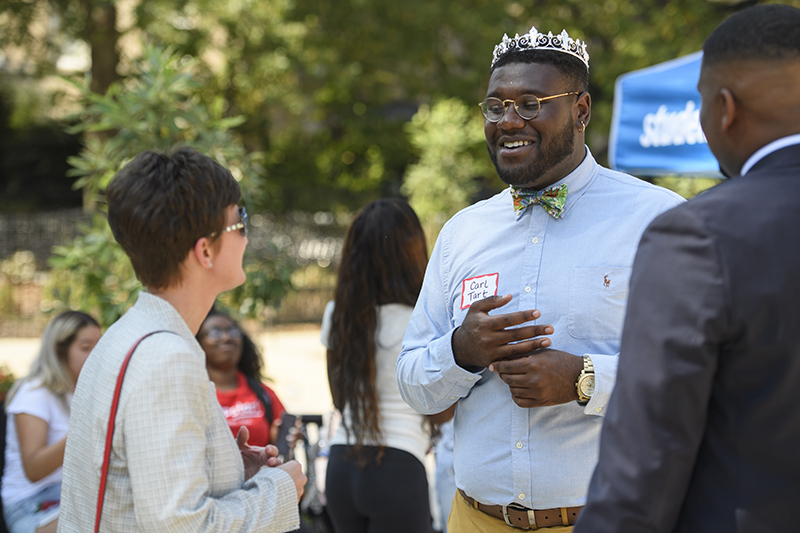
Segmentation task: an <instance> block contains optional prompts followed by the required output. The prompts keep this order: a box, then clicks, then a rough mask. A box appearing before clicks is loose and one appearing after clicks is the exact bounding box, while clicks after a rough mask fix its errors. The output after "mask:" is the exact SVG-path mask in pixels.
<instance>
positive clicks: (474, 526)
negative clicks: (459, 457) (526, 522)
mask: <svg viewBox="0 0 800 533" xmlns="http://www.w3.org/2000/svg"><path fill="white" fill-rule="evenodd" d="M572 527H573V526H552V527H540V528H539V530H541V531H544V530H547V533H569V532H571V531H572ZM512 531H517V532H519V531H523V530H522V529H518V528H515V527H511V526H509V525H508V524H506V523H505V522H503V521H502V520H500V519H499V518H495V517H493V516H489V515H488V514H486V513H484V512H483V511H479V510H477V509H475V508H474V507H472V506H471V505H470V504H468V503H467V501H466V500H465V499H464V498H463V497H462V496H461V494H459V493H458V492H456V496H455V498H453V507H452V509H451V510H450V518H448V519H447V533H511V532H512Z"/></svg>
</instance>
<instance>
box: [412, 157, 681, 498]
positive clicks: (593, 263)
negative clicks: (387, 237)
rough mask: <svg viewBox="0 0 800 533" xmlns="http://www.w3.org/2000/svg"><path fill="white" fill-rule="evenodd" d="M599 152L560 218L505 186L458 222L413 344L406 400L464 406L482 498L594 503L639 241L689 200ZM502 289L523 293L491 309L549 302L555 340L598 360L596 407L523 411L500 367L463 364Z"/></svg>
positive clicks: (464, 471) (460, 470)
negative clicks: (476, 316)
mask: <svg viewBox="0 0 800 533" xmlns="http://www.w3.org/2000/svg"><path fill="white" fill-rule="evenodd" d="M586 150H587V155H586V158H585V159H584V160H583V162H582V163H581V164H580V165H579V166H578V168H577V169H575V171H573V172H572V173H571V174H569V175H568V176H566V177H565V178H564V179H562V180H561V181H559V182H558V183H556V185H560V184H561V183H566V184H568V186H569V195H568V196H567V201H566V205H565V208H564V212H563V213H562V217H561V218H559V219H555V218H553V217H552V216H550V215H549V214H548V213H547V212H546V211H545V210H544V209H542V207H541V206H538V205H532V206H529V207H527V208H526V209H525V210H524V211H523V212H522V213H520V214H517V213H515V212H514V209H513V206H512V198H511V194H510V192H509V190H508V189H506V190H505V191H503V192H501V193H499V194H497V195H496V196H494V197H492V198H490V199H488V200H485V201H482V202H478V203H477V204H475V205H472V206H470V207H468V208H466V209H464V210H462V211H461V212H459V213H458V214H456V215H455V216H454V217H453V218H452V219H451V220H450V221H448V222H447V224H445V226H444V228H443V229H442V231H441V233H440V234H439V238H438V239H437V241H436V246H435V247H434V250H433V253H432V256H431V260H430V262H429V264H428V269H427V272H426V274H425V282H424V284H423V287H422V293H421V294H420V297H419V300H418V302H417V305H416V307H415V309H414V313H413V315H412V318H411V323H410V325H409V327H408V330H407V332H406V336H405V338H404V341H403V351H402V353H401V354H400V358H399V359H398V362H397V379H398V383H399V386H400V391H401V393H402V395H403V399H404V400H405V401H406V402H408V403H409V404H410V405H411V406H412V407H414V408H415V409H417V410H418V411H420V412H421V413H426V414H432V413H438V412H440V411H443V410H445V409H446V408H448V407H450V406H451V405H453V404H454V403H456V402H458V406H457V408H456V416H455V449H454V466H455V472H456V483H457V485H458V487H459V488H461V489H463V490H464V491H465V492H466V493H467V494H469V495H470V496H472V497H473V498H475V499H477V500H478V501H480V502H482V503H486V504H499V505H504V504H508V503H511V502H516V503H518V504H521V505H524V506H526V507H529V508H535V509H548V508H553V507H569V506H576V505H583V503H584V502H585V497H586V491H587V489H588V486H589V479H590V477H591V474H592V471H593V469H594V466H595V464H596V463H597V451H598V442H599V437H600V428H601V424H602V420H603V418H602V416H603V415H604V410H605V407H606V405H607V402H608V399H609V396H610V394H611V390H612V389H613V387H614V380H615V376H616V370H617V355H618V352H619V343H620V337H621V333H622V331H621V330H622V322H623V318H624V314H625V305H626V301H627V297H628V280H629V278H630V272H631V266H632V264H633V258H634V255H635V253H636V248H637V246H638V243H639V239H640V237H641V235H642V233H643V232H644V229H645V227H646V226H647V225H648V224H649V223H650V221H651V220H652V219H653V218H654V217H655V216H656V215H658V214H659V213H661V212H662V211H665V210H667V209H669V208H671V207H673V206H675V205H677V204H678V203H680V202H681V201H682V200H683V199H682V198H681V197H680V196H678V195H677V194H674V193H672V192H671V191H668V190H666V189H663V188H660V187H656V186H653V185H651V184H649V183H646V182H644V181H641V180H639V179H637V178H634V177H631V176H628V175H626V174H621V173H619V172H614V171H612V170H609V169H606V168H603V167H601V166H599V165H598V164H597V163H596V162H595V160H594V158H593V157H592V155H591V153H589V151H588V148H587V149H586ZM492 294H498V295H505V294H511V295H512V296H513V299H512V300H511V302H510V303H509V304H508V305H506V306H505V307H503V308H501V309H498V310H496V311H493V312H492V314H498V313H510V312H514V311H521V310H525V309H539V310H540V311H541V313H542V317H541V319H540V320H539V323H541V324H551V325H552V326H553V327H554V329H555V333H554V334H553V335H552V336H551V338H552V348H553V349H557V350H564V351H566V352H569V353H572V354H575V355H584V354H585V355H589V356H590V357H591V358H592V362H593V364H594V368H595V376H596V378H595V383H596V384H595V392H594V395H593V396H592V399H591V401H589V403H588V404H587V405H585V406H581V405H578V403H577V402H570V403H567V404H563V405H557V406H551V407H537V408H533V409H527V408H521V407H519V406H517V405H516V404H515V403H514V402H513V400H512V399H511V393H510V391H509V389H508V386H507V385H506V384H505V383H504V382H503V381H502V380H501V379H500V378H499V377H498V376H497V375H495V374H493V373H491V372H488V371H483V372H479V373H472V372H468V371H467V370H464V369H463V368H461V367H459V366H458V365H457V364H456V363H455V360H454V357H453V351H452V345H451V338H452V334H453V331H454V330H455V329H456V328H457V327H458V326H459V325H460V324H461V322H462V321H463V320H464V317H465V316H466V313H467V310H468V308H469V305H470V304H471V303H472V302H474V301H477V300H479V299H481V298H483V297H486V296H489V295H492Z"/></svg>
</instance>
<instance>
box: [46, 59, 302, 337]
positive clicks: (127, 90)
mask: <svg viewBox="0 0 800 533" xmlns="http://www.w3.org/2000/svg"><path fill="white" fill-rule="evenodd" d="M134 67H135V69H134V72H133V73H132V74H131V75H130V76H128V77H127V78H125V79H124V80H122V81H120V82H117V83H115V84H113V85H112V86H111V87H110V88H109V90H108V92H107V93H106V94H104V95H98V94H95V93H93V92H91V91H90V90H89V87H88V86H87V85H85V84H81V83H74V84H75V86H76V87H78V88H79V89H80V90H81V92H82V94H83V97H84V99H85V101H86V105H85V107H84V108H83V110H82V111H81V112H80V113H79V114H77V115H75V116H73V117H71V120H73V121H75V125H73V126H71V127H70V128H69V130H70V131H71V132H73V133H76V132H84V133H88V134H91V135H87V136H86V143H85V147H84V149H83V150H82V151H81V153H80V155H79V156H77V157H72V158H70V159H69V163H70V164H71V165H72V169H71V171H70V175H72V176H77V177H78V178H79V179H78V181H77V182H76V187H82V188H84V189H85V190H88V191H90V194H91V196H92V197H93V198H94V199H95V200H96V201H97V202H99V203H100V205H101V208H102V201H103V196H102V192H103V190H104V189H105V188H106V186H107V185H108V183H109V181H110V180H111V179H112V178H113V176H114V174H115V173H116V172H117V171H118V170H119V169H120V168H122V166H124V164H125V163H127V162H128V161H130V160H131V159H132V158H133V157H134V156H135V155H136V154H137V153H139V152H141V151H143V150H153V149H155V150H160V151H169V150H170V149H172V148H174V147H175V146H179V145H190V146H192V147H193V148H195V149H197V150H198V151H200V152H202V153H205V154H206V155H209V156H210V157H213V158H215V159H216V160H217V161H218V162H219V163H220V164H222V165H223V166H225V167H227V168H228V169H230V170H231V172H232V173H233V175H234V177H235V178H236V179H237V180H239V181H240V184H241V185H242V191H243V194H245V202H248V201H249V200H250V199H249V198H248V197H247V193H248V192H249V191H252V190H258V189H259V186H260V185H259V184H260V180H261V177H260V176H261V173H262V172H263V169H262V168H261V166H260V159H261V154H259V153H257V152H248V151H247V150H246V149H245V147H244V145H243V144H242V142H241V141H240V139H239V138H238V136H237V135H235V133H234V132H233V130H232V128H234V127H235V126H238V125H241V124H242V123H243V121H244V118H243V117H241V116H227V115H226V114H225V101H224V99H223V98H221V97H214V98H211V99H209V100H206V99H204V98H203V97H202V94H203V91H204V88H205V79H204V77H203V74H202V69H199V68H198V62H197V61H196V60H194V59H191V58H186V57H182V56H181V55H180V54H178V53H176V52H175V51H174V50H172V49H164V48H160V47H146V49H145V53H144V55H143V57H142V59H141V60H139V61H136V62H135V63H134ZM98 134H100V135H98ZM245 257H246V259H245V261H246V262H247V264H246V266H245V270H246V271H247V274H248V281H247V282H245V285H244V287H243V288H241V289H240V290H238V291H235V292H233V293H231V294H230V295H228V296H227V301H228V302H229V304H230V305H231V306H234V307H237V308H239V309H241V310H242V312H243V313H245V314H249V315H250V316H255V314H256V313H258V312H259V311H260V310H261V309H263V307H264V306H266V305H275V304H277V303H278V302H279V301H280V299H281V298H282V297H283V296H284V295H285V294H286V291H287V290H288V288H289V286H290V285H289V279H290V274H291V273H290V267H289V265H288V263H285V262H281V261H278V260H276V259H275V257H274V256H265V255H263V254H262V255H260V256H256V255H253V254H248V255H246V256H245ZM50 264H51V266H52V267H53V272H52V284H51V291H52V295H53V298H54V300H55V302H59V303H57V304H56V303H53V308H54V309H59V308H62V307H71V308H79V309H83V310H85V311H87V312H91V313H95V314H96V315H97V316H99V317H101V320H102V323H103V324H104V325H110V324H111V323H113V322H114V321H115V320H116V319H117V318H119V316H121V315H122V313H124V312H125V310H126V309H127V308H128V307H129V306H130V305H131V304H132V303H133V302H134V301H135V299H136V294H137V292H138V290H139V289H140V285H139V283H138V282H137V281H136V279H135V277H134V274H133V269H132V267H131V265H130V262H129V261H128V259H127V257H126V256H125V254H124V252H123V251H122V249H121V248H120V247H119V245H117V243H116V242H115V241H114V238H113V235H112V233H111V230H110V228H109V227H108V223H107V222H106V220H105V217H104V216H102V215H100V214H98V215H96V216H95V217H94V220H93V222H92V224H91V226H86V227H83V228H82V235H81V236H80V237H78V238H77V239H76V240H75V241H74V242H73V243H72V244H70V245H69V246H59V247H55V248H54V250H53V257H52V258H51V260H50Z"/></svg>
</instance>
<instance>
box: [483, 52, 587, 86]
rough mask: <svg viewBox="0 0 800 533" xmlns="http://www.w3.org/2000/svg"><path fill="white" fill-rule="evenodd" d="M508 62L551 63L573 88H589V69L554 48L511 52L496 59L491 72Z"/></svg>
mask: <svg viewBox="0 0 800 533" xmlns="http://www.w3.org/2000/svg"><path fill="white" fill-rule="evenodd" d="M509 63H543V64H547V65H552V66H554V67H555V68H556V69H558V71H559V72H561V73H562V74H563V75H564V76H566V77H567V79H569V80H570V82H571V83H573V84H574V85H575V89H580V90H581V91H584V92H586V91H588V90H589V71H588V69H587V68H586V64H585V63H584V62H583V61H581V60H580V59H578V58H577V57H573V56H571V55H569V54H566V53H564V52H557V51H555V50H523V51H521V52H512V53H510V54H506V55H504V56H503V57H501V58H500V59H498V60H497V63H495V64H494V66H493V67H492V72H494V71H495V69H497V68H499V67H502V66H503V65H508V64H509Z"/></svg>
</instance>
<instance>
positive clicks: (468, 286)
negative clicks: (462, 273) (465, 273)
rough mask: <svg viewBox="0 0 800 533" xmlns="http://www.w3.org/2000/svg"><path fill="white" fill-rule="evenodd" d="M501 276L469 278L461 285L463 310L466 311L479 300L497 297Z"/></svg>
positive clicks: (491, 275)
mask: <svg viewBox="0 0 800 533" xmlns="http://www.w3.org/2000/svg"><path fill="white" fill-rule="evenodd" d="M499 278H500V274H484V275H483V276H475V277H474V278H467V279H465V280H464V281H463V282H462V285H461V309H466V308H467V307H469V306H470V305H472V304H474V303H475V302H477V301H478V300H483V299H484V298H488V297H489V296H497V280H498V279H499Z"/></svg>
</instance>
